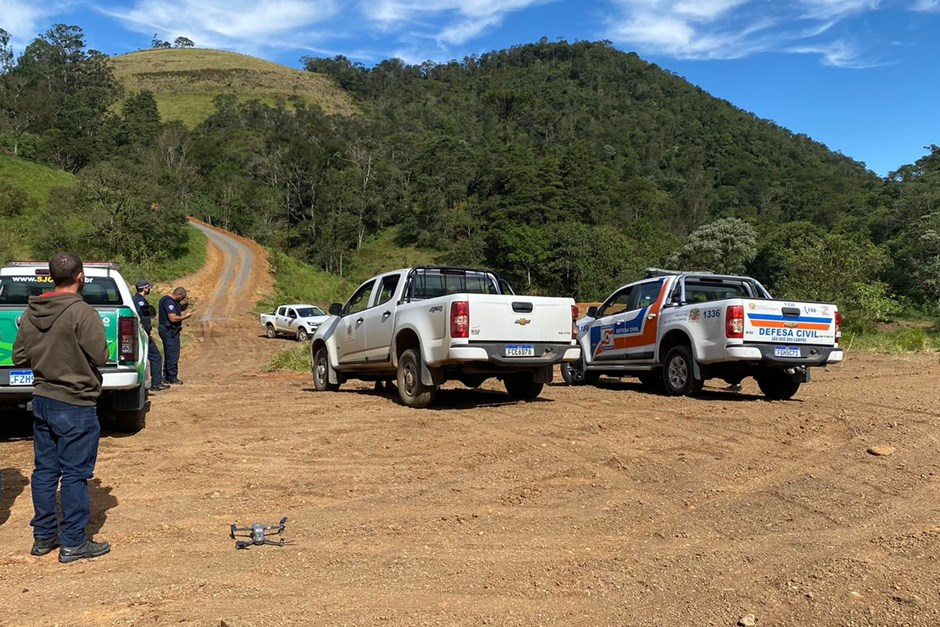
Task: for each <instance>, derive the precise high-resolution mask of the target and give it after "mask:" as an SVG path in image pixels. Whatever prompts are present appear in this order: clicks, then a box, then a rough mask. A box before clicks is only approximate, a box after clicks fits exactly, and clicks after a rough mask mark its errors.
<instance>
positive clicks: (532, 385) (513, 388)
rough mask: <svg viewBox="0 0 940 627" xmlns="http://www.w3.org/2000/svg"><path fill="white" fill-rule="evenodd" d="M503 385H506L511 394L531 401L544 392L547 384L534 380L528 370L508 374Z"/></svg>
mask: <svg viewBox="0 0 940 627" xmlns="http://www.w3.org/2000/svg"><path fill="white" fill-rule="evenodd" d="M503 385H505V386H506V392H508V393H509V396H511V397H513V398H518V399H521V400H526V401H530V400H532V399H533V398H536V397H537V396H538V395H539V394H541V393H542V387H543V386H544V385H545V384H544V383H541V382H539V383H536V382H535V381H533V380H532V375H531V374H529V373H528V372H519V373H516V374H510V375H507V376H506V377H505V378H504V379H503Z"/></svg>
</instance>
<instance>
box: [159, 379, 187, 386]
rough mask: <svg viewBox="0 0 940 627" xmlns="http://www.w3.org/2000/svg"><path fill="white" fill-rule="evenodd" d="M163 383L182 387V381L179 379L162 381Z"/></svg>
mask: <svg viewBox="0 0 940 627" xmlns="http://www.w3.org/2000/svg"><path fill="white" fill-rule="evenodd" d="M163 382H164V383H168V384H170V385H183V381H182V380H181V379H164V381H163Z"/></svg>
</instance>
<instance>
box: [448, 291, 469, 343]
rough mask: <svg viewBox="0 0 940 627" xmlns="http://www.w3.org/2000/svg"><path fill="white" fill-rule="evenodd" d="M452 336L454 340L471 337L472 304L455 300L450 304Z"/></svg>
mask: <svg viewBox="0 0 940 627" xmlns="http://www.w3.org/2000/svg"><path fill="white" fill-rule="evenodd" d="M450 336H451V337H452V338H468V337H470V303H469V301H465V300H455V301H454V302H452V303H451V304H450Z"/></svg>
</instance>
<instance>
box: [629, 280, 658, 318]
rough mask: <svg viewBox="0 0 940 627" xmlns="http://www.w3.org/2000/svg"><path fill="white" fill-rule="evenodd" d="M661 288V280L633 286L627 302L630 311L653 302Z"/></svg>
mask: <svg viewBox="0 0 940 627" xmlns="http://www.w3.org/2000/svg"><path fill="white" fill-rule="evenodd" d="M662 288H663V283H662V281H651V282H649V283H643V284H641V285H637V286H636V287H634V288H633V290H632V298H631V299H630V304H629V307H630V311H633V310H634V309H642V308H643V307H649V306H650V305H652V304H653V303H655V302H656V299H657V298H659V292H660V291H662Z"/></svg>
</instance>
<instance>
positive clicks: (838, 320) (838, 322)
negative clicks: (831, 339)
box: [836, 311, 842, 344]
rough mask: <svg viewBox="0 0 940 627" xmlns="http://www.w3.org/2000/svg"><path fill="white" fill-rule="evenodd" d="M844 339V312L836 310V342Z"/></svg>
mask: <svg viewBox="0 0 940 627" xmlns="http://www.w3.org/2000/svg"><path fill="white" fill-rule="evenodd" d="M841 341H842V313H841V312H838V311H837V312H836V344H838V343H839V342H841Z"/></svg>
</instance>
